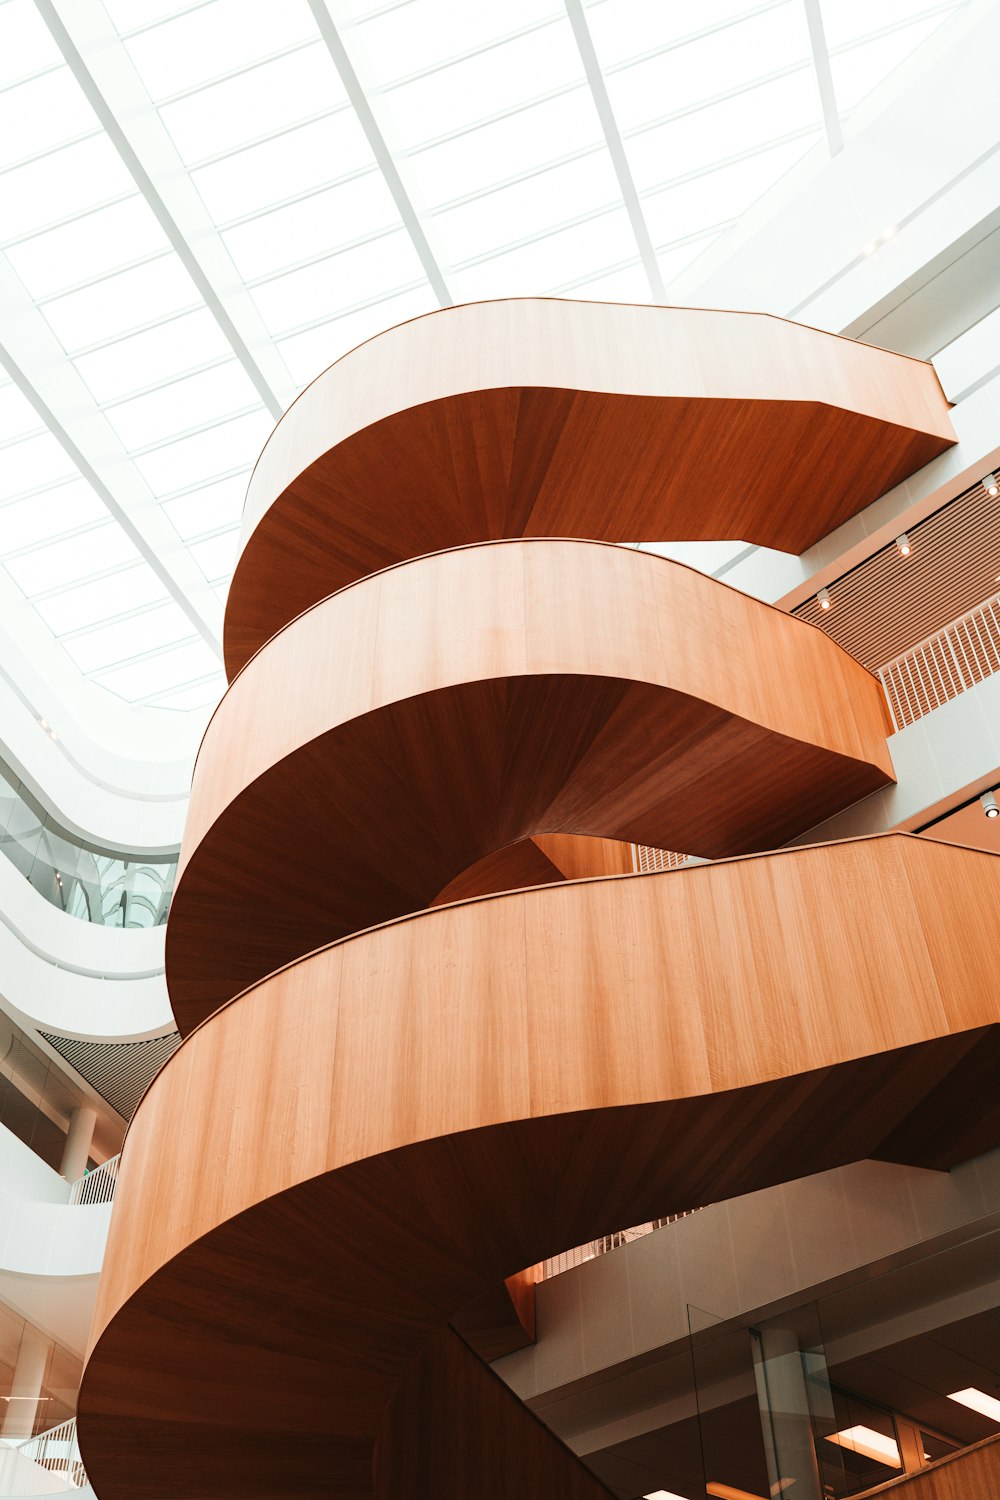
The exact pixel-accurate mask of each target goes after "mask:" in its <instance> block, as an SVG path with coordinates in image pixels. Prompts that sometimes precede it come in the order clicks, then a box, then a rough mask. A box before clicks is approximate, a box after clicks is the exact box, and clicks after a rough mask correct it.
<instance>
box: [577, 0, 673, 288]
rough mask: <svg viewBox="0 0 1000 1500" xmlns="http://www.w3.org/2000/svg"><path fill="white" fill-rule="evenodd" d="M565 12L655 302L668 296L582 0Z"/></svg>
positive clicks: (578, 0)
mask: <svg viewBox="0 0 1000 1500" xmlns="http://www.w3.org/2000/svg"><path fill="white" fill-rule="evenodd" d="M565 5H566V14H567V15H568V16H569V24H570V26H571V27H572V28H573V36H574V39H575V41H576V45H577V50H578V51H579V53H580V58H581V60H582V62H583V68H584V72H585V73H586V75H587V82H588V84H589V85H590V92H591V94H592V95H593V97H594V106H595V108H596V110H597V114H598V118H599V119H600V122H601V129H602V130H603V131H604V139H605V140H606V142H607V146H608V154H609V155H610V157H611V162H612V165H613V166H614V169H615V176H616V177H617V178H618V187H619V189H620V191H621V195H622V198H623V199H624V202H625V211H626V213H627V214H628V217H629V223H630V224H631V225H632V233H633V234H634V235H635V238H636V241H637V243H638V246H639V255H640V257H641V258H642V264H643V268H644V270H645V272H646V279H647V280H648V282H649V290H650V293H651V294H652V297H653V301H654V302H665V301H666V300H667V294H666V290H665V288H664V285H663V276H662V274H661V272H660V263H659V261H658V260H657V258H656V251H655V249H654V248H653V241H652V238H651V236H650V233H649V226H648V225H647V223H646V217H645V215H644V213H643V211H642V204H641V203H640V201H639V194H638V192H637V190H636V186H635V181H634V179H633V177H632V168H631V167H630V166H629V162H628V156H627V155H626V153H625V143H624V142H623V140H622V135H621V131H620V130H619V129H618V121H617V120H616V119H615V112H614V110H613V109H612V108H611V98H610V96H609V94H608V86H607V83H606V81H605V78H604V74H603V73H602V72H601V65H600V63H599V62H598V60H597V52H596V50H595V47H594V39H593V37H592V36H591V34H590V27H589V26H588V25H587V18H586V16H585V15H584V13H583V5H582V3H581V0H565Z"/></svg>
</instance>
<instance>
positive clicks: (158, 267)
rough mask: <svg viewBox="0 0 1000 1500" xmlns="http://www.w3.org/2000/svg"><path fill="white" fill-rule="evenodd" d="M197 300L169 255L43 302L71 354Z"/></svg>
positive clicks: (52, 325)
mask: <svg viewBox="0 0 1000 1500" xmlns="http://www.w3.org/2000/svg"><path fill="white" fill-rule="evenodd" d="M200 302H201V298H200V297H199V296H198V293H197V291H196V290H195V285H194V282H193V281H192V280H191V278H190V276H189V275H188V273H187V271H186V270H185V269H184V267H183V265H182V264H181V262H180V260H179V259H178V257H177V256H176V255H173V254H169V255H163V256H160V258H159V259H158V260H152V261H147V262H146V264H145V265H141V266H135V267H133V268H132V270H130V271H122V272H120V273H119V274H118V275H117V276H108V277H105V279H104V280H103V281H98V282H94V283H93V284H92V285H91V286H87V287H84V288H82V289H81V290H80V291H77V292H70V293H68V294H67V295H66V296H64V297H56V298H53V300H52V301H51V302H46V303H44V304H43V306H42V312H43V313H44V315H45V319H46V322H47V323H48V324H49V327H50V328H51V329H52V332H53V333H54V334H55V336H56V338H57V339H58V340H59V342H60V343H61V344H62V346H63V348H64V349H65V350H66V351H67V352H68V353H70V354H72V353H73V351H74V350H77V349H84V348H86V347H87V346H88V345H90V344H97V343H105V342H107V341H109V340H111V339H113V338H116V337H117V336H118V335H119V334H123V333H129V332H130V331H131V330H132V329H134V328H138V327H140V326H141V325H142V324H144V323H154V322H156V321H157V319H159V318H165V317H168V316H169V315H170V314H171V313H175V312H180V311H181V309H182V308H189V307H191V306H192V305H194V304H197V303H200Z"/></svg>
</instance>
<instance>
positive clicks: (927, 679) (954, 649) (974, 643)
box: [878, 594, 1000, 731]
mask: <svg viewBox="0 0 1000 1500" xmlns="http://www.w3.org/2000/svg"><path fill="white" fill-rule="evenodd" d="M995 672H1000V594H994V596H993V597H992V598H991V599H986V600H984V602H983V603H982V604H977V605H976V607H975V609H970V610H967V611H966V613H965V614H964V615H959V617H958V619H957V620H952V622H951V624H950V625H945V626H944V628H943V629H941V630H938V631H936V632H935V633H934V635H929V636H927V637H926V638H925V639H924V640H922V641H918V642H917V644H916V645H915V646H911V647H910V648H909V650H908V651H904V652H903V654H902V655H901V656H897V657H896V658H895V659H894V660H893V661H890V662H886V664H885V666H883V667H879V669H878V678H879V681H880V682H881V684H882V687H883V690H884V692H885V696H886V700H887V702H888V705H889V712H890V714H891V715H892V723H893V728H894V729H895V730H897V731H898V730H900V729H905V728H906V727H907V725H909V724H915V723H916V722H917V720H918V719H922V718H924V717H925V715H927V714H929V713H933V711H934V709H936V708H940V707H941V705H942V704H943V703H949V702H950V701H951V700H952V699H953V698H957V697H958V696H959V694H960V693H965V692H968V690H969V688H972V687H975V686H976V685H977V683H980V682H983V681H984V680H985V679H986V678H987V677H992V676H993V674H994V673H995Z"/></svg>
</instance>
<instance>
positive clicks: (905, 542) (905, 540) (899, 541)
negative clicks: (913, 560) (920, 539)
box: [896, 531, 912, 557]
mask: <svg viewBox="0 0 1000 1500" xmlns="http://www.w3.org/2000/svg"><path fill="white" fill-rule="evenodd" d="M896 546H897V547H898V548H899V555H900V557H909V555H910V552H911V550H912V549H911V547H910V538H909V537H908V536H907V535H906V532H905V531H904V532H903V533H902V535H901V536H898V537H897V538H896Z"/></svg>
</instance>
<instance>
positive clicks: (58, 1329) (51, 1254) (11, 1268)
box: [0, 1128, 111, 1354]
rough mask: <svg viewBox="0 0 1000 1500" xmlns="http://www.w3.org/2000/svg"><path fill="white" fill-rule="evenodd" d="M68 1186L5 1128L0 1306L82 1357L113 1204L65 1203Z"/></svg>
mask: <svg viewBox="0 0 1000 1500" xmlns="http://www.w3.org/2000/svg"><path fill="white" fill-rule="evenodd" d="M68 1193H69V1183H67V1182H64V1181H63V1179H62V1178H61V1177H60V1176H59V1175H58V1173H57V1172H54V1171H53V1170H52V1168H51V1167H47V1166H46V1165H45V1163H44V1162H43V1161H41V1160H39V1158H38V1157H37V1156H35V1155H34V1154H33V1153H32V1152H31V1151H30V1150H29V1148H28V1147H27V1146H25V1145H23V1143H22V1142H21V1141H19V1140H18V1139H17V1137H16V1136H15V1135H12V1134H11V1132H10V1131H9V1130H6V1129H2V1128H0V1301H3V1302H6V1303H7V1304H8V1305H9V1306H10V1307H12V1308H14V1310H15V1311H16V1312H18V1313H20V1315H21V1316H22V1317H23V1318H27V1319H28V1321H29V1322H30V1323H33V1324H34V1325H35V1327H36V1328H38V1329H40V1330H41V1331H42V1333H44V1334H46V1335H47V1336H48V1337H49V1338H54V1339H56V1340H58V1342H59V1343H61V1344H63V1345H65V1347H66V1348H68V1349H72V1350H73V1351H74V1353H77V1354H82V1353H83V1350H84V1347H85V1345H86V1340H87V1334H88V1331H89V1328H90V1320H91V1318H92V1316H93V1311H94V1299H95V1297H96V1295H97V1282H98V1278H99V1276H100V1271H101V1263H102V1261H103V1259H104V1246H105V1242H106V1240H107V1236H108V1223H109V1221H110V1218H111V1204H110V1203H99V1204H93V1205H87V1206H82V1205H77V1204H72V1205H71V1204H69V1203H67V1202H66V1198H67V1195H68Z"/></svg>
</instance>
